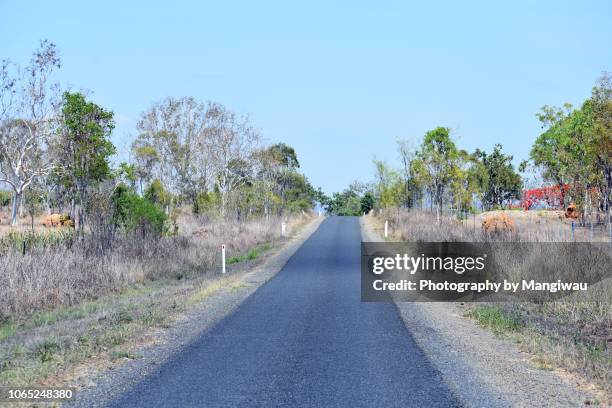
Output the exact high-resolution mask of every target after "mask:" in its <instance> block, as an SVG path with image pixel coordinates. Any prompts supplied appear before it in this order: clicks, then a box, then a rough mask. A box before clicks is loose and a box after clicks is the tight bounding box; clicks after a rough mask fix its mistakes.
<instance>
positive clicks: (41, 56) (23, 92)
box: [0, 41, 60, 225]
mask: <svg viewBox="0 0 612 408" xmlns="http://www.w3.org/2000/svg"><path fill="white" fill-rule="evenodd" d="M59 67H60V58H59V56H58V53H57V50H56V47H55V45H54V44H53V43H50V42H48V41H41V43H40V47H39V48H38V50H36V51H35V52H34V53H33V54H32V58H31V60H30V62H29V64H28V65H27V66H26V67H25V68H23V69H21V68H20V67H19V66H17V65H16V64H13V63H11V62H10V61H7V60H3V61H1V62H0V182H4V183H7V184H8V185H9V186H10V187H11V189H12V190H13V210H12V221H11V222H12V224H13V225H16V223H17V213H18V210H19V207H20V206H21V202H22V198H23V194H24V192H25V190H26V189H27V188H28V187H29V186H30V185H31V184H32V183H33V182H34V181H35V179H36V178H37V177H42V176H45V175H47V174H48V173H49V171H50V170H51V168H52V167H53V164H52V162H51V158H50V156H49V155H48V154H47V149H48V145H49V142H50V139H51V137H52V136H53V134H54V129H55V126H56V125H57V122H56V120H55V119H56V115H55V113H56V109H57V99H56V96H57V95H56V94H57V86H56V85H54V84H52V83H50V80H49V77H50V75H51V74H52V73H53V71H55V70H56V69H57V68H59Z"/></svg>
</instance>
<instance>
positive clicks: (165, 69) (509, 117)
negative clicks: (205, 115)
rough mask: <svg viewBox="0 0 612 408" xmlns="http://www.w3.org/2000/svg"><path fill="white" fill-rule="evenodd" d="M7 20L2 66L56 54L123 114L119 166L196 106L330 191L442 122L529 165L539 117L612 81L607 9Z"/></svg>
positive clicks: (67, 13)
mask: <svg viewBox="0 0 612 408" xmlns="http://www.w3.org/2000/svg"><path fill="white" fill-rule="evenodd" d="M56 3H60V4H56ZM128 3H129V4H128ZM0 14H1V15H3V18H2V24H0V39H1V40H0V58H6V57H9V58H11V59H12V60H14V61H17V62H25V61H27V59H28V58H29V54H30V53H31V52H32V50H34V49H35V48H36V46H37V44H38V41H39V40H40V39H42V38H48V39H50V40H51V41H53V42H54V43H56V44H57V45H58V47H59V50H60V52H61V57H62V62H63V67H62V69H61V71H60V72H59V74H58V76H57V78H58V79H59V80H60V81H61V82H62V83H63V84H70V85H72V86H73V87H74V88H77V89H79V88H82V89H87V90H90V91H92V93H93V94H92V98H93V99H94V100H95V101H96V102H97V103H99V104H101V105H103V106H104V107H106V108H108V109H112V110H113V111H114V112H115V114H116V119H117V128H116V132H115V133H116V134H115V136H114V138H115V143H116V145H117V146H118V148H119V149H120V150H122V151H123V152H124V154H125V151H126V149H127V148H128V146H129V140H130V137H132V136H134V134H135V123H136V121H137V119H138V117H139V115H140V113H141V112H142V111H143V110H145V109H146V108H148V107H149V106H150V105H151V104H152V103H153V102H154V101H157V100H160V99H162V98H164V97H166V96H177V97H179V96H185V95H189V96H194V97H196V98H198V99H201V100H214V101H218V102H221V103H223V104H226V105H227V106H229V107H230V108H232V109H234V110H236V111H238V112H241V113H246V114H250V116H251V118H252V121H253V122H254V124H255V125H256V126H257V127H259V128H260V129H261V130H262V133H263V135H264V137H265V139H266V140H267V141H268V142H276V141H284V142H286V143H289V144H291V145H292V146H294V147H295V148H296V150H297V152H298V155H299V159H300V162H301V163H302V168H303V171H304V172H305V173H306V174H307V176H308V177H309V178H310V179H311V181H312V183H313V184H314V185H317V186H321V187H323V189H324V191H326V192H328V193H330V192H332V191H337V190H341V189H343V188H344V187H345V186H347V185H348V184H349V183H350V182H351V181H352V180H356V179H359V180H362V181H367V180H370V179H371V178H372V175H373V170H374V169H373V166H372V158H373V157H374V156H375V155H376V157H377V158H380V159H386V160H388V161H389V162H390V163H396V162H397V153H396V146H395V140H396V139H397V138H398V137H401V138H419V137H421V136H422V135H423V134H424V133H425V132H426V131H427V130H429V129H432V128H434V127H436V126H439V125H441V126H448V127H451V128H453V129H454V136H455V138H456V139H457V141H458V144H459V145H460V146H461V147H463V148H466V149H468V150H473V149H474V148H476V147H481V148H484V149H486V150H490V149H491V148H492V146H493V145H494V144H495V143H497V142H499V143H502V144H503V145H504V150H506V151H508V152H510V153H512V154H514V155H515V159H516V160H515V161H516V162H517V163H518V162H519V161H520V160H521V159H523V158H526V157H527V155H528V152H529V149H530V146H531V144H532V142H533V140H534V139H535V137H536V136H537V135H538V133H539V130H540V128H539V123H538V121H537V120H536V118H535V113H536V112H537V111H538V110H539V108H540V107H541V106H542V105H544V104H551V105H561V104H562V103H564V102H566V101H567V102H571V103H574V104H580V103H581V102H582V101H583V100H584V99H585V98H586V97H588V95H589V93H590V89H591V87H592V86H593V83H594V81H595V79H596V78H597V77H598V76H599V75H600V73H601V71H603V70H608V71H610V70H612V44H611V41H610V40H611V39H612V2H610V1H598V2H596V1H581V2H577V1H572V2H569V1H508V2H505V3H502V2H495V1H483V2H452V1H448V2H435V1H420V2H408V1H387V2H385V1H376V2H359V1H346V2H332V1H308V2H302V3H300V4H298V3H297V2H287V1H278V2H264V1H260V2H252V1H250V2H247V1H244V2H238V1H215V2H207V1H202V2H196V1H193V2H184V1H172V2H159V3H155V2H153V1H142V2H136V1H134V2H126V1H123V2H121V1H104V2H83V1H81V2H77V1H74V2H68V1H64V2H49V1H29V2H26V1H21V2H20V1H11V2H9V1H6V0H0Z"/></svg>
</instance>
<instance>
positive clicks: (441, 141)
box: [413, 127, 459, 219]
mask: <svg viewBox="0 0 612 408" xmlns="http://www.w3.org/2000/svg"><path fill="white" fill-rule="evenodd" d="M458 157H459V156H458V150H457V146H456V145H455V143H454V142H453V141H452V140H451V138H450V129H449V128H444V127H437V128H435V129H433V130H430V131H429V132H427V133H426V134H425V137H424V138H423V143H422V144H421V148H420V150H419V152H418V154H417V158H416V160H415V161H413V166H414V168H415V173H416V174H418V175H419V178H420V180H421V181H422V183H423V184H424V185H425V186H426V188H427V190H428V192H429V194H430V195H431V198H432V201H433V203H434V205H435V207H436V216H437V218H438V219H439V218H440V215H441V214H442V208H443V203H444V196H445V193H446V191H447V188H448V187H449V185H450V183H451V181H452V179H453V175H454V172H455V170H456V166H457V160H458Z"/></svg>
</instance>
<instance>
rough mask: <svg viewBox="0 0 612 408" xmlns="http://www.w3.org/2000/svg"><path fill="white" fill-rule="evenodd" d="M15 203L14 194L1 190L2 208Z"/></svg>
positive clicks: (0, 205)
mask: <svg viewBox="0 0 612 408" xmlns="http://www.w3.org/2000/svg"><path fill="white" fill-rule="evenodd" d="M12 201H13V193H12V192H10V191H6V190H0V207H8V206H9V205H10V204H11V202H12Z"/></svg>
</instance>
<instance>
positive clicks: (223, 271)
mask: <svg viewBox="0 0 612 408" xmlns="http://www.w3.org/2000/svg"><path fill="white" fill-rule="evenodd" d="M221 273H225V244H221Z"/></svg>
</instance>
